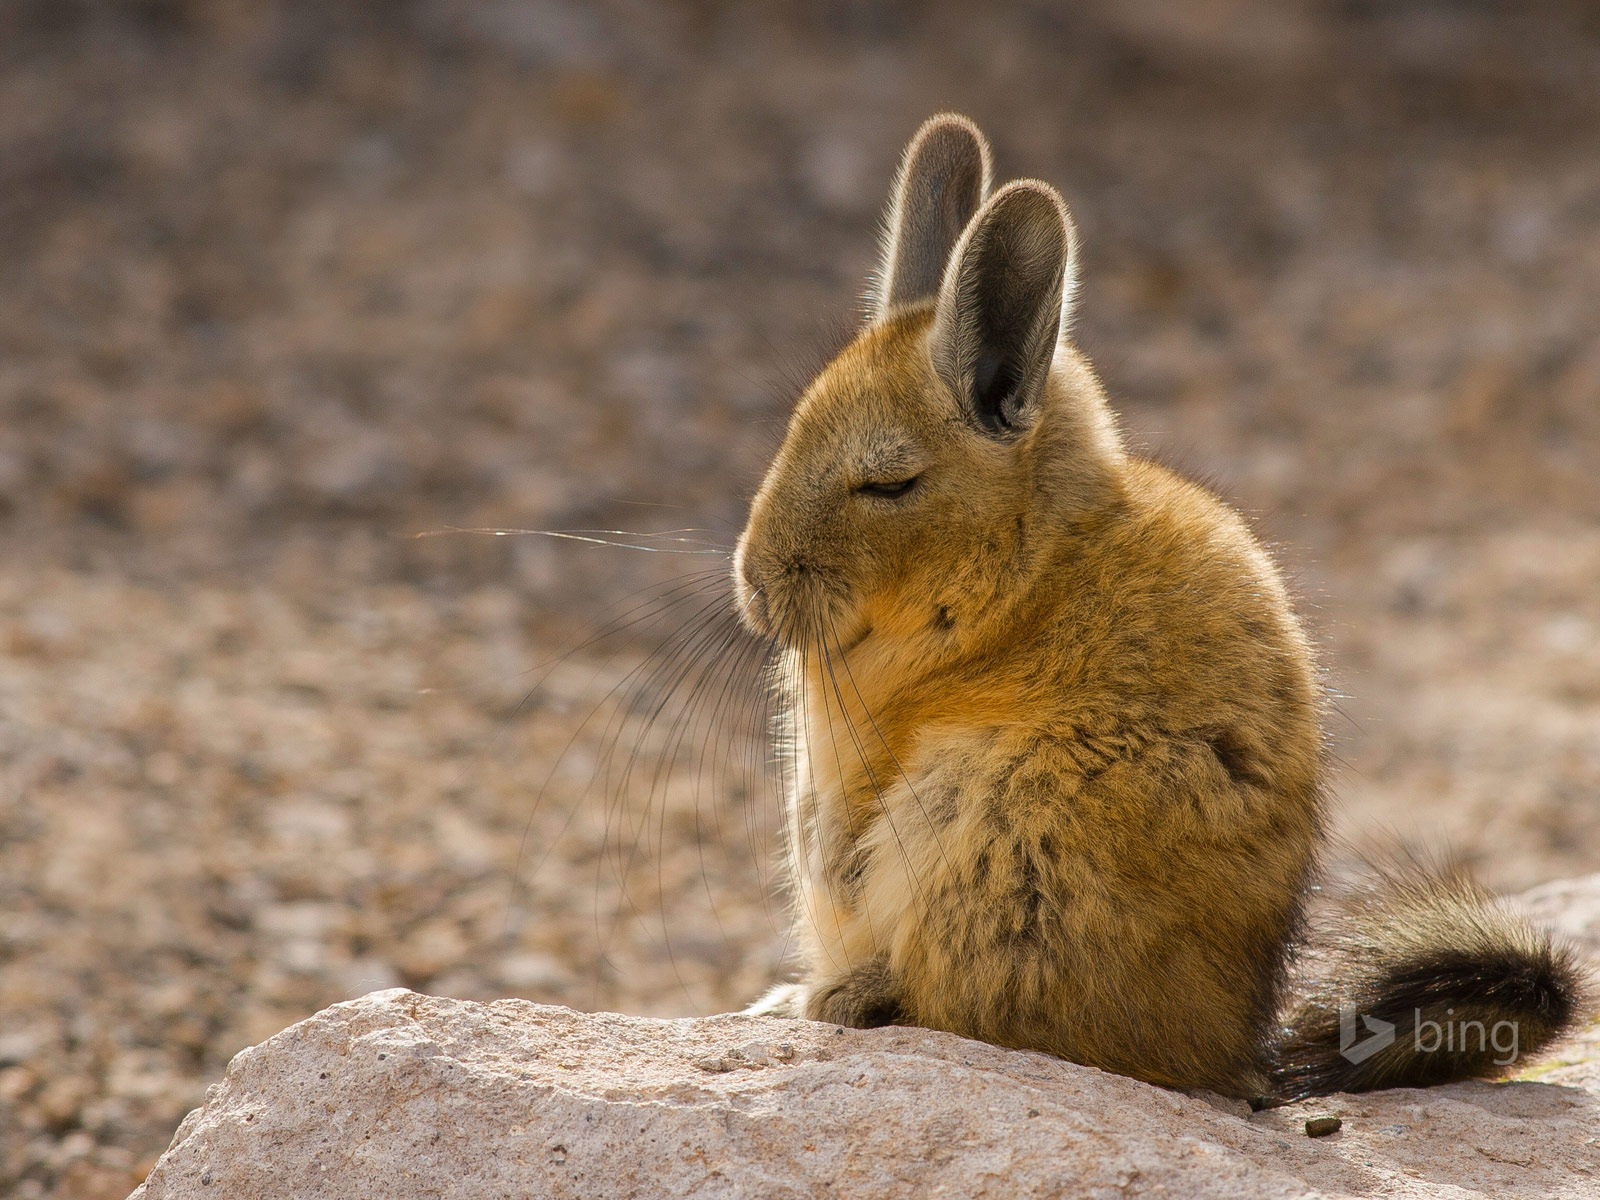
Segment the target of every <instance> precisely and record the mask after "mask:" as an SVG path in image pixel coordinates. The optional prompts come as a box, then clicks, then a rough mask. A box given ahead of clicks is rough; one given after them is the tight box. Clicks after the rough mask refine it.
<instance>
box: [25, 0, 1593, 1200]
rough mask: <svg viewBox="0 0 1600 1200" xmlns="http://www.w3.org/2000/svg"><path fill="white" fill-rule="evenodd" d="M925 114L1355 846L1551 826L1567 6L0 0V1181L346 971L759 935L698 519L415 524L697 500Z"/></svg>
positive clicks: (1571, 482) (468, 979)
mask: <svg viewBox="0 0 1600 1200" xmlns="http://www.w3.org/2000/svg"><path fill="white" fill-rule="evenodd" d="M941 108H956V109H961V110H964V111H967V112H970V113H971V114H972V115H974V116H975V117H977V118H978V119H979V120H980V122H981V123H983V124H984V125H985V126H986V128H987V129H988V130H989V131H990V132H991V134H992V135H993V138H994V141H995V143H996V147H997V150H998V154H999V163H1000V167H1001V169H1002V171H1003V172H1006V173H1008V174H1028V175H1037V176H1041V177H1044V178H1047V179H1050V180H1052V181H1054V182H1056V183H1057V184H1059V185H1060V186H1061V187H1062V188H1063V190H1064V192H1065V194H1066V195H1067V197H1068V199H1069V201H1070V202H1071V204H1072V205H1073V208H1074V211H1075V214H1076V216H1077V219H1078V221H1079V224H1080V227H1081V230H1082V233H1083V235H1084V239H1085V255H1086V278H1085V286H1084V292H1083V302H1082V310H1081V311H1082V316H1081V319H1080V327H1079V335H1080V340H1081V341H1082V342H1083V343H1084V344H1085V345H1086V347H1087V348H1088V349H1089V351H1090V353H1091V354H1092V355H1093V356H1094V357H1095V359H1096V361H1097V363H1098V364H1099V366H1100V368H1101V371H1102V373H1103V375H1104V377H1105V378H1106V380H1107V383H1108V385H1109V387H1110V389H1111V391H1112V393H1113V395H1114V396H1115V397H1116V398H1117V400H1118V403H1119V406H1120V409H1121V411H1122V413H1123V415H1124V418H1125V422H1126V425H1127V428H1128V430H1129V433H1130V436H1131V437H1132V438H1133V439H1134V440H1135V442H1136V443H1137V444H1139V445H1142V446H1144V447H1146V448H1147V449H1148V450H1149V451H1150V452H1152V453H1155V454H1158V455H1160V456H1161V457H1163V458H1165V459H1168V460H1170V461H1173V462H1175V463H1177V464H1178V465H1180V466H1181V467H1183V468H1184V469H1186V470H1188V471H1190V472H1192V473H1194V474H1197V475H1200V476H1202V477H1205V478H1207V479H1209V480H1211V481H1213V482H1214V484H1215V486H1217V487H1218V488H1219V489H1220V490H1222V491H1223V492H1224V494H1226V495H1228V496H1229V497H1231V498H1232V499H1234V500H1235V501H1236V502H1237V503H1238V504H1239V505H1240V506H1241V507H1243V508H1244V509H1245V510H1246V511H1247V512H1249V513H1250V514H1251V515H1252V517H1253V518H1254V520H1255V521H1256V523H1257V525H1258V527H1259V528H1260V529H1261V530H1262V532H1263V533H1264V535H1265V536H1267V537H1268V538H1269V539H1270V540H1272V541H1273V542H1274V543H1275V544H1277V545H1278V546H1279V547H1280V553H1281V554H1282V556H1283V558H1284V560H1285V562H1286V563H1287V564H1288V566H1289V567H1290V569H1291V571H1292V572H1293V574H1294V576H1295V578H1296V580H1297V587H1298V590H1299V593H1300V595H1301V596H1302V598H1303V604H1304V606H1305V611H1306V613H1307V615H1308V618H1309V620H1310V622H1311V624H1312V626H1313V627H1314V629H1315V631H1316V633H1317V636H1318V638H1319V640H1320V641H1321V643H1322V645H1323V646H1324V648H1325V656H1326V662H1327V667H1328V677H1329V683H1330V686H1331V687H1332V688H1333V689H1334V690H1335V691H1336V692H1337V693H1338V694H1339V696H1340V704H1339V715H1338V717H1337V718H1336V720H1335V723H1334V729H1333V733H1334V737H1335V740H1336V745H1337V748H1338V751H1339V754H1340V757H1341V760H1342V762H1343V764H1344V769H1343V771H1342V773H1341V778H1340V782H1339V793H1340V797H1341V801H1342V804H1343V807H1342V813H1341V829H1342V832H1343V833H1344V834H1345V835H1346V837H1347V838H1349V839H1350V840H1351V841H1352V842H1355V843H1362V842H1365V841H1368V840H1370V839H1383V838H1392V837H1395V836H1398V837H1400V838H1403V839H1409V840H1417V841H1421V842H1423V843H1425V844H1428V845H1431V846H1444V845H1449V846H1452V847H1453V848H1454V849H1455V850H1456V851H1457V852H1459V853H1460V854H1461V855H1462V856H1463V857H1464V858H1466V859H1467V860H1468V861H1470V862H1471V863H1473V864H1474V865H1475V866H1476V867H1477V868H1478V869H1479V870H1480V872H1481V873H1482V874H1483V875H1484V876H1485V877H1486V878H1487V879H1488V880H1489V881H1490V882H1492V883H1494V884H1496V885H1500V886H1505V887H1520V886H1524V885H1528V884H1532V883H1535V882H1538V881H1540V880H1542V879H1546V878H1551V877H1557V876H1563V875H1570V874H1576V873H1579V872H1582V871H1588V870H1593V869H1594V868H1595V865H1596V862H1597V860H1600V806H1597V804H1596V802H1595V800H1596V796H1597V795H1600V586H1597V585H1600V338H1597V337H1596V314H1597V313H1600V159H1597V158H1596V156H1595V155H1594V153H1593V146H1594V145H1595V144H1596V134H1597V133H1600V21H1597V19H1596V17H1595V15H1594V10H1593V8H1592V6H1589V5H1585V4H1579V3H1572V4H1566V5H1563V4H1560V3H1550V4H1542V5H1539V6H1522V5H1516V4H1510V3H1507V4H1505V5H1503V6H1498V5H1494V4H1475V5H1471V6H1465V5H1454V4H1445V3H1438V4H1425V3H1405V4H1396V5H1368V4H1348V3H1346V4H1331V3H1330V4H1309V3H1306V4H1269V3H1266V2H1265V0H1260V2H1252V0H1231V2H1228V0H1207V2H1204V3H1190V4H1176V3H1173V4H1161V3H1156V2H1155V0H1140V2H1138V3H1131V4H1130V3H1118V4H1113V3H1110V2H1109V0H1107V2H1105V3H1089V4H1081V5H1076V6H1071V7H1070V8H1069V7H1067V6H1053V5H1046V4H1042V3H1039V4H1027V5H1024V4H1016V5H1011V4H992V5H988V6H985V8H984V10H983V16H982V18H981V20H975V19H974V18H973V17H972V16H971V15H970V13H968V12H967V11H966V6H962V5H957V4H953V3H951V4H935V5H930V6H927V7H926V8H925V9H924V10H922V11H921V12H920V14H919V15H918V16H917V17H916V18H915V19H913V18H911V17H910V16H908V15H906V12H905V10H904V9H903V8H902V7H901V6H895V5H890V4H887V3H883V4H867V5H856V4H852V5H845V4H833V3H824V4H814V3H813V4H793V5H785V4H766V5H741V6H734V5H726V6H724V5H712V4H704V3H701V4H681V5H677V4H646V3H642V2H641V3H637V4H634V5H631V6H630V5H628V4H625V3H606V4H601V5H578V4H575V3H574V4H568V3H563V2H561V0H535V2H530V3H511V2H488V0H485V2H483V3H471V4H469V3H466V2H465V0H459V2H456V0H430V2H416V3H405V4H402V3H395V4H392V5H383V6H378V5H372V6H353V5H352V6H334V5H313V4H309V3H300V4H288V3H284V4H277V5H273V4H266V3H250V2H248V0H214V2H204V3H203V2H195V3H183V2H180V0H140V2H138V3H116V4H112V3H109V2H108V3H90V2H88V0H78V2H73V3H68V2H65V0H32V2H25V0H9V2H7V3H3V4H0V245H3V248H4V253H3V254H0V430H3V432H0V1192H4V1193H6V1194H9V1195H15V1196H17V1197H21V1198H26V1197H34V1196H43V1195H56V1196H61V1197H71V1198H79V1197H81V1198H90V1197H95V1198H98V1197H118V1196H122V1195H124V1194H125V1193H126V1192H127V1191H128V1190H129V1189H130V1188H131V1187H132V1186H133V1185H134V1183H136V1182H137V1181H138V1180H139V1179H140V1178H141V1177H142V1174H143V1173H144V1171H145V1170H147V1169H148V1166H149V1164H150V1163H151V1162H152V1161H153V1159H154V1156H155V1155H156V1154H157V1153H158V1152H159V1151H160V1150H161V1149H162V1148H163V1146H164V1145H165V1143H166V1141H167V1139H168V1138H169V1137H170V1135H171V1132H172V1130H173V1128H174V1127H175V1125H176V1123H177V1121H178V1120H179V1118H180V1117H181V1116H182V1114H183V1112H184V1111H185V1110H186V1109H187V1108H189V1107H190V1106H192V1105H194V1104H195V1103H196V1102H197V1101H198V1100H199V1098H200V1095H201V1093H202V1091H203V1088H204V1086H205V1084H206V1083H207V1082H208V1081H210V1080H212V1079H214V1078H216V1077H217V1076H218V1074H219V1073H220V1071H221V1070H222V1067H223V1065H224V1064H225V1062H226V1061H227V1059H228V1058H229V1056H230V1055H232V1054H233V1053H235V1052H236V1051H237V1050H239V1049H240V1048H242V1047H243V1046H245V1045H247V1044H249V1043H251V1042H254V1041H256V1040H258V1039H260V1038H262V1037H264V1036H266V1035H268V1034H270V1033H272V1032H275V1031H276V1030H277V1029H279V1028H281V1027H282V1026H283V1025H285V1024H287V1023H289V1022H291V1021H294V1020H296V1019H298V1018H300V1017H303V1016H305V1015H307V1014H309V1013H311V1012H312V1011H314V1010H315V1009H317V1008H319V1007H321V1006H323V1005H325V1004H327V1003H329V1002H332V1001H335V1000H339V999H342V998H345V997H347V996H350V995H354V994H359V993H361V992H364V991H367V990H371V989H372V988H376V987H382V986H389V985H392V984H395V983H401V984H405V985H406V986H409V987H413V988H417V989H421V990H426V991H431V992H438V993H443V994H450V995H456V996H461V997H466V998H475V999H486V998H492V997H497V996H503V995H521V996H526V997H529V998H531V999H536V1000H540V1001H549V1002H559V1003H567V1004H572V1005H575V1006H578V1007H584V1008H601V1007H604V1008H616V1009H620V1010H623V1011H628V1012H636V1013H645V1014H683V1013H693V1012H710V1011H717V1010H720V1009H725V1008H727V1007H730V1006H733V1005H735V1004H738V1003H740V1002H742V1001H743V1000H745V999H747V998H748V997H749V996H751V995H752V994H753V993H754V992H755V991H756V990H757V989H758V988H759V987H760V986H762V984H764V983H765V982H766V981H767V980H768V979H769V978H770V977H771V976H772V975H773V974H774V973H775V972H776V971H778V970H779V969H780V967H781V963H782V961H783V957H784V953H785V938H784V915H783V912H782V908H781V904H780V902H779V901H778V900H777V899H775V893H774V879H773V871H772V851H773V836H774V822H773V812H772V799H771V796H770V791H769V789H768V788H767V787H766V786H765V785H764V773H763V771H762V769H761V764H762V761H763V754H764V752H763V749H762V746H761V742H760V731H761V713H760V707H761V706H760V704H759V703H758V699H759V693H758V690H757V683H756V681H757V671H756V668H755V664H754V663H753V662H752V660H751V656H750V655H749V654H748V653H746V650H747V647H744V646H743V643H740V642H739V641H738V640H737V638H736V636H735V635H734V634H732V633H731V632H730V631H728V630H727V628H726V626H725V625H723V624H720V623H718V622H717V621H716V620H715V617H716V612H715V610H714V608H712V607H707V606H708V605H713V606H714V604H715V599H716V585H715V573H716V572H718V571H719V570H721V569H722V565H723V564H722V560H721V559H720V558H718V557H717V556H716V555H715V554H714V553H713V554H709V555H706V556H703V557H700V556H695V555H692V554H691V555H671V554H647V553H638V552H634V551H627V550H609V549H605V548H602V547H595V546H591V545H586V544H581V543H578V544H575V543H563V542H558V541H553V540H551V539H547V538H542V537H538V536H511V537H503V538H492V537H486V536H479V535H473V534H454V533H447V532H445V531H448V530H452V529H463V528H477V527H502V526H503V527H515V528H533V529H568V530H570V529H630V530H641V531H655V532H662V531H670V530H692V531H694V532H690V533H684V534H679V535H676V536H681V537H686V538H689V539H692V540H691V541H690V542H669V541H664V540H662V541H655V542H652V543H649V544H652V545H655V546H658V547H660V546H670V547H674V548H677V549H682V550H691V551H700V550H703V549H704V548H705V547H704V546H702V545H701V543H702V542H705V543H710V544H712V545H726V544H728V543H729V542H731V540H732V537H733V536H734V534H735V533H736V531H737V528H738V526H739V524H740V519H741V511H742V506H743V503H744V502H745V500H746V498H747V497H748V495H749V492H750V490H751V488H752V487H753V485H754V482H755V480H756V479H757V478H758V477H759V474H760V471H761V468H762V466H763V465H764V461H765V458H766V456H767V455H768V454H769V453H770V451H771V449H772V447H773V445H774V443H775V440H776V438H777V437H778V436H779V434H780V432H781V428H782V421H783V417H784V414H785V411H786V407H787V405H788V403H789V402H790V400H791V399H792V396H793V393H794V388H795V384H796V380H797V379H799V378H803V376H804V374H805V372H806V371H807V369H808V364H809V363H811V362H813V361H814V360H815V356H816V355H817V354H818V353H819V352H821V351H822V350H823V349H824V348H825V347H826V346H828V345H829V344H830V343H831V340H832V339H834V338H836V337H837V336H838V334H839V331H840V329H841V328H845V327H847V323H848V320H849V317H850V312H851V305H852V303H853V301H854V299H855V297H856V296H857V295H858V293H859V290H860V288H861V283H862V278H863V275H864V273H865V271H866V269H867V267H868V266H869V264H870V263H871V260H872V256H873V229H874V224H875V222H876V220H877V217H878V212H879V209H880V206H881V204H882V202H883V198H884V193H885V188H886V186H887V181H888V177H889V174H890V172H891V171H892V169H893V166H894V163H895V160H896V156H897V154H898V152H899V149H900V147H901V145H902V144H903V142H904V140H905V139H906V137H907V136H908V135H909V133H910V132H911V130H912V129H914V128H915V126H916V124H917V123H918V122H919V121H920V120H921V119H922V118H923V117H924V116H926V115H927V114H929V113H930V112H933V111H936V110H938V109H941ZM419 532H431V533H437V534H439V536H432V537H425V538H416V537H413V536H412V535H414V534H416V533H419ZM688 573H697V574H695V575H694V576H693V577H692V578H691V577H690V576H689V574H688ZM675 579H677V580H684V579H688V581H687V582H678V583H674V582H672V581H673V580H675ZM630 597H631V599H630ZM641 605H643V606H645V607H643V608H641V607H640V606H641ZM674 630H676V631H677V632H676V634H675V635H673V636H668V634H671V633H672V631H674ZM574 647H577V649H575V650H574ZM675 682H678V683H680V686H677V688H676V699H674V696H673V695H672V694H671V693H673V691H674V686H673V685H674V684H675ZM608 696H609V697H611V698H612V699H611V702H608V700H607V697H608ZM695 697H698V699H697V700H696V699H695Z"/></svg>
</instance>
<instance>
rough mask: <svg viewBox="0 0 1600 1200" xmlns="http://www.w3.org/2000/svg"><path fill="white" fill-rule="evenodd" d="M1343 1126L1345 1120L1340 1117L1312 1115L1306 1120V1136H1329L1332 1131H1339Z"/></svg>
mask: <svg viewBox="0 0 1600 1200" xmlns="http://www.w3.org/2000/svg"><path fill="white" fill-rule="evenodd" d="M1343 1126H1344V1122H1343V1121H1341V1120H1340V1119H1339V1118H1338V1117H1312V1118H1311V1119H1310V1120H1309V1121H1307V1122H1306V1136H1307V1137H1327V1136H1328V1135H1329V1134H1330V1133H1338V1132H1339V1130H1340V1129H1341V1128H1343Z"/></svg>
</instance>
